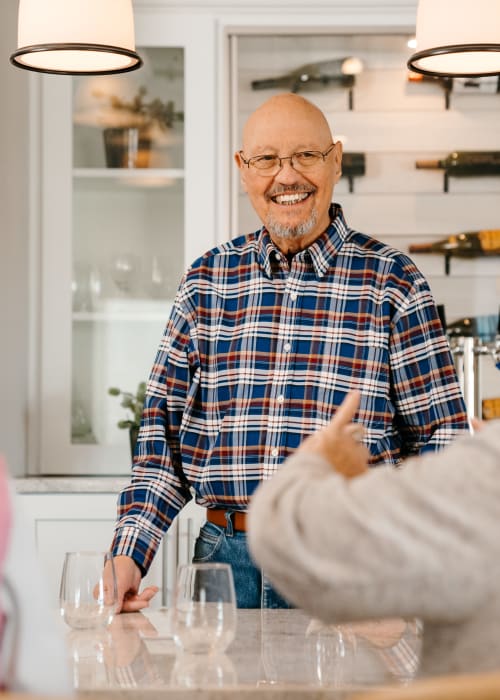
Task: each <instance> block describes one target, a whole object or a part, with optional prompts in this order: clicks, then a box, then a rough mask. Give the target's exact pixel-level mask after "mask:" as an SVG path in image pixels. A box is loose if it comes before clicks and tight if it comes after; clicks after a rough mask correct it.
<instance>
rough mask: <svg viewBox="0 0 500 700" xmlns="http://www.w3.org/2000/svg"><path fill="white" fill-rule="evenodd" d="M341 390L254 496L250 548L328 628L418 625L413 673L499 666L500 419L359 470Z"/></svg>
mask: <svg viewBox="0 0 500 700" xmlns="http://www.w3.org/2000/svg"><path fill="white" fill-rule="evenodd" d="M358 402H359V395H358V394H357V393H356V392H352V393H351V394H349V395H348V397H347V398H346V400H345V401H344V403H343V404H342V406H341V407H340V408H339V410H338V411H337V413H336V415H335V417H334V418H333V420H332V421H331V423H330V424H329V425H328V426H326V427H325V428H324V429H322V430H321V431H319V432H318V433H316V434H314V435H312V436H311V437H310V438H308V439H307V440H305V441H304V443H303V444H302V445H301V447H300V448H299V449H298V450H297V451H296V452H295V453H294V454H293V455H292V456H291V457H289V458H288V460H287V461H286V462H285V464H284V466H283V467H282V469H281V470H280V471H279V472H278V473H277V474H276V475H275V476H274V477H273V478H272V479H270V480H269V481H267V482H264V483H263V484H262V485H261V486H260V487H259V488H258V490H257V491H256V493H255V494H254V497H253V499H252V502H251V506H250V511H249V516H248V517H249V523H248V526H249V531H248V538H249V546H250V551H251V554H252V556H253V557H254V559H255V560H256V562H257V563H258V564H259V565H260V566H262V568H263V570H264V571H265V573H266V575H267V576H268V577H269V578H270V580H271V581H272V582H273V584H274V585H275V586H276V589H277V590H278V591H280V592H281V593H282V594H283V595H284V596H285V597H286V598H287V599H288V600H290V601H291V602H292V603H293V604H294V605H297V606H299V607H302V608H304V609H305V610H306V611H307V612H308V613H309V614H311V615H312V616H313V617H316V618H319V619H320V620H323V621H324V622H327V623H341V622H347V621H355V620H366V619H373V618H384V617H395V616H397V617H402V618H412V617H418V618H420V619H421V620H422V621H423V622H424V635H423V651H422V662H421V674H422V675H427V674H436V673H453V672H459V671H480V670H481V671H482V670H489V669H493V668H497V669H498V668H499V667H500V585H499V581H500V577H499V573H500V532H499V524H500V422H499V421H492V422H491V424H486V425H485V426H484V427H483V428H482V429H481V430H480V431H479V432H477V433H476V435H474V436H466V437H463V438H460V439H458V440H457V441H455V442H454V443H453V444H452V445H450V446H449V447H447V448H445V449H444V450H443V451H441V452H439V453H435V454H432V455H426V456H421V457H415V458H410V459H408V460H407V461H405V462H404V465H403V466H401V467H398V468H394V467H392V466H387V467H379V468H378V469H374V470H371V469H370V470H369V469H367V453H366V450H365V448H364V446H363V445H362V442H361V441H360V438H361V431H362V426H361V425H360V424H356V423H353V422H352V420H353V418H354V416H355V415H356V410H357V406H358Z"/></svg>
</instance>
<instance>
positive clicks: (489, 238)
mask: <svg viewBox="0 0 500 700" xmlns="http://www.w3.org/2000/svg"><path fill="white" fill-rule="evenodd" d="M408 250H409V251H410V253H419V254H420V253H437V254H441V255H444V256H445V271H446V274H449V272H450V258H451V257H457V258H481V257H489V256H492V255H500V230H499V229H485V230H483V231H468V232H466V233H457V234H454V235H451V236H448V237H447V238H443V239H442V240H440V241H435V242H434V243H414V244H412V245H410V247H409V249H408Z"/></svg>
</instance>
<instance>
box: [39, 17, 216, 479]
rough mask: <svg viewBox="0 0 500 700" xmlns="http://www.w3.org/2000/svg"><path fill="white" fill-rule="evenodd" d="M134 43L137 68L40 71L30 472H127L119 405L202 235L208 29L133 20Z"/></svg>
mask: <svg viewBox="0 0 500 700" xmlns="http://www.w3.org/2000/svg"><path fill="white" fill-rule="evenodd" d="M169 36H170V38H171V41H169V40H168V39H169ZM137 46H138V51H139V53H140V55H141V57H142V59H143V65H142V67H141V68H140V69H138V70H137V71H134V72H131V73H125V74H121V75H110V76H82V77H77V78H66V77H64V78H61V77H60V76H50V77H44V78H42V89H41V97H42V108H41V109H42V115H43V134H42V157H41V166H42V179H41V184H42V197H41V212H42V226H41V229H42V230H41V253H42V270H41V290H42V294H41V300H42V308H41V321H42V322H41V325H40V332H41V341H42V342H41V347H42V352H41V357H40V361H41V367H40V370H41V372H40V376H41V386H40V407H41V411H40V421H39V427H40V431H39V440H40V442H39V444H40V462H39V467H38V470H39V471H40V472H42V473H49V474H50V473H53V474H119V473H127V472H128V471H129V470H130V445H129V437H130V435H129V430H128V422H129V421H134V420H135V417H134V414H133V410H132V408H133V405H132V406H131V405H130V401H132V402H136V401H137V399H136V394H137V393H139V394H140V393H141V392H140V385H141V383H142V382H145V381H147V378H148V374H149V371H150V369H151V366H152V363H153V360H154V357H155V353H156V349H157V347H158V343H159V341H160V338H161V335H162V333H163V330H164V327H165V323H166V321H167V318H168V315H169V313H170V310H171V307H172V303H173V299H174V296H175V292H176V289H177V286H178V283H179V281H180V279H181V277H182V274H183V272H184V270H185V268H186V266H187V265H188V264H189V263H190V262H191V261H192V260H193V259H194V258H195V257H197V256H198V255H200V254H201V253H203V252H204V251H205V250H207V249H208V248H210V247H211V246H212V245H213V244H214V216H213V208H214V204H213V203H214V191H213V188H214V185H213V179H214V178H213V177H212V176H211V168H213V167H214V166H213V163H214V155H213V152H212V149H213V143H214V137H213V132H214V129H213V116H211V115H213V113H214V110H213V108H212V107H211V101H212V100H213V99H214V90H213V87H212V81H213V70H211V65H210V64H211V61H212V60H213V59H212V53H213V52H212V51H211V49H210V33H209V32H208V34H207V27H206V23H202V22H198V23H197V22H196V21H193V18H190V21H189V27H188V26H187V25H185V24H184V22H183V21H182V20H179V19H172V18H169V20H168V23H167V22H166V19H165V18H164V17H163V15H160V14H158V15H157V16H154V15H152V16H148V17H139V18H138V21H137ZM200 76H201V77H202V78H203V80H200ZM110 389H111V390H112V392H111V393H110ZM118 392H120V393H118ZM122 392H124V393H125V396H124V395H123V393H122ZM128 394H132V397H130V396H128ZM139 401H140V399H139ZM124 404H125V405H124ZM127 404H128V406H127Z"/></svg>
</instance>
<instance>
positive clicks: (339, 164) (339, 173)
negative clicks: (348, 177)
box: [333, 141, 342, 184]
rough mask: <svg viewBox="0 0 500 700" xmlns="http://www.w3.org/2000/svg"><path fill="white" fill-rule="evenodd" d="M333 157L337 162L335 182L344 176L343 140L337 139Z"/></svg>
mask: <svg viewBox="0 0 500 700" xmlns="http://www.w3.org/2000/svg"><path fill="white" fill-rule="evenodd" d="M333 157H334V162H335V166H334V168H335V184H337V182H338V181H339V180H340V178H341V177H342V141H337V143H336V144H335V147H334V149H333Z"/></svg>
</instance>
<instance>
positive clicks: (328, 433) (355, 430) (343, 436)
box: [298, 391, 370, 479]
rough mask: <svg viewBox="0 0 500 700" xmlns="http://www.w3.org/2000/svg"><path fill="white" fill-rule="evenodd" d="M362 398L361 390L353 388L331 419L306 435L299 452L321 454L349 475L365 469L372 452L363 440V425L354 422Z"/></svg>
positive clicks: (344, 473)
mask: <svg viewBox="0 0 500 700" xmlns="http://www.w3.org/2000/svg"><path fill="white" fill-rule="evenodd" d="M359 399H360V393H359V391H350V392H349V394H347V396H346V397H345V399H344V401H343V402H342V403H341V405H340V406H339V407H338V409H337V411H336V412H335V415H334V416H333V418H332V420H331V421H330V423H329V424H328V425H326V426H325V427H324V428H322V429H321V430H319V431H318V432H317V433H314V434H313V435H310V436H309V437H308V438H306V440H304V442H303V443H302V444H301V445H300V447H299V449H298V452H304V453H305V454H307V453H309V454H310V453H311V452H313V453H316V454H319V455H321V456H322V457H323V458H324V459H326V460H327V461H328V462H330V464H331V465H332V467H333V469H334V470H335V471H336V472H339V474H343V475H344V476H345V477H346V478H348V479H350V478H352V477H353V476H359V474H362V473H363V472H365V471H366V470H367V468H368V457H369V455H370V453H369V451H368V449H367V448H366V447H365V446H364V445H363V443H362V439H363V433H364V429H363V426H362V425H361V424H360V423H353V422H352V420H353V418H354V416H355V415H356V411H357V410H358V407H359Z"/></svg>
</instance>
